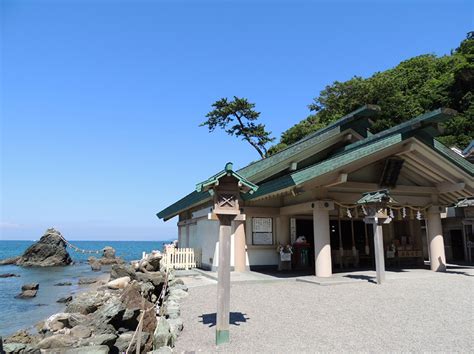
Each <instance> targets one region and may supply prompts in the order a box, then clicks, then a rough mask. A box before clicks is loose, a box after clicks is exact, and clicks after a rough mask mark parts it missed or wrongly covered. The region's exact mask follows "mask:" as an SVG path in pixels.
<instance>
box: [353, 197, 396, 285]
mask: <svg viewBox="0 0 474 354" xmlns="http://www.w3.org/2000/svg"><path fill="white" fill-rule="evenodd" d="M390 201H391V198H390V195H389V192H388V190H387V189H382V190H379V191H375V192H367V193H364V194H362V198H361V199H359V200H358V201H357V204H359V205H362V206H363V207H364V208H365V210H366V214H367V215H366V216H365V218H364V222H365V223H366V224H371V225H372V227H373V230H374V253H375V270H376V273H377V284H382V283H383V282H385V259H384V247H383V231H382V225H383V224H388V223H390V221H392V219H391V218H390V217H389V216H388V215H387V213H386V207H387V204H388V202H390Z"/></svg>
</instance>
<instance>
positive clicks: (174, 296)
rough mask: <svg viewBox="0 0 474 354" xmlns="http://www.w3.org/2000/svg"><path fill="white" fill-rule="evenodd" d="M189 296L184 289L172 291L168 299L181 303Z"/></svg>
mask: <svg viewBox="0 0 474 354" xmlns="http://www.w3.org/2000/svg"><path fill="white" fill-rule="evenodd" d="M188 295H189V294H188V293H187V292H186V291H184V290H182V289H174V288H173V289H170V292H169V295H168V299H169V300H173V301H179V300H181V299H184V298H185V297H186V296H188Z"/></svg>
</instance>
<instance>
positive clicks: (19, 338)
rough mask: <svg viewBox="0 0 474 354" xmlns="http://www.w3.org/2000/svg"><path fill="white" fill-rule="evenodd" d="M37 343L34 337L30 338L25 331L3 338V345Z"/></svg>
mask: <svg viewBox="0 0 474 354" xmlns="http://www.w3.org/2000/svg"><path fill="white" fill-rule="evenodd" d="M36 341H37V337H36V336H32V335H31V334H30V333H28V332H27V331H25V330H24V329H22V330H19V331H18V332H15V333H14V334H12V335H11V336H9V337H7V338H5V341H4V342H5V343H23V344H31V343H34V342H36Z"/></svg>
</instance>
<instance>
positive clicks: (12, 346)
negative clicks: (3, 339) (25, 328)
mask: <svg viewBox="0 0 474 354" xmlns="http://www.w3.org/2000/svg"><path fill="white" fill-rule="evenodd" d="M25 348H26V344H23V343H7V344H5V345H4V346H3V350H4V352H5V353H22V352H24V350H25ZM2 353H3V352H2Z"/></svg>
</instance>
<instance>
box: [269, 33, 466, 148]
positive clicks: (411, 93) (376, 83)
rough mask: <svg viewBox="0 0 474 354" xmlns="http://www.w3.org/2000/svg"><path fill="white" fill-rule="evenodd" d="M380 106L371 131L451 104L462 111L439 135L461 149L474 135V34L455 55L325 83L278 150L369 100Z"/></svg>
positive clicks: (429, 57)
mask: <svg viewBox="0 0 474 354" xmlns="http://www.w3.org/2000/svg"><path fill="white" fill-rule="evenodd" d="M367 103H372V104H377V105H379V106H380V107H381V108H382V111H381V113H380V115H379V116H378V117H377V118H376V120H375V122H374V125H373V126H372V128H371V131H372V132H373V133H377V132H379V131H381V130H384V129H387V128H390V127H392V126H394V125H397V124H400V123H402V122H404V121H406V120H408V119H411V118H413V117H415V116H417V115H420V114H422V113H424V112H427V111H431V110H434V109H437V108H439V107H449V108H453V109H455V110H457V111H458V113H459V114H458V115H457V116H455V117H454V118H452V119H450V120H449V121H448V122H446V124H445V125H446V129H445V132H444V134H443V135H442V136H439V137H438V138H437V139H438V140H439V141H441V142H442V143H444V144H445V145H448V146H457V147H459V148H463V147H465V146H467V145H468V144H469V142H470V141H471V140H472V139H474V35H473V34H468V35H467V38H466V39H465V40H463V41H462V42H461V44H460V45H459V47H458V48H457V49H455V50H454V51H453V52H452V53H451V55H445V56H442V57H437V56H435V55H432V54H427V55H420V56H417V57H414V58H411V59H408V60H406V61H403V62H401V63H400V64H398V65H397V66H396V67H395V68H393V69H389V70H385V71H382V72H377V73H375V74H373V75H372V76H370V77H368V78H362V77H358V76H355V77H353V78H351V79H350V80H347V81H344V82H339V81H336V82H334V83H333V84H331V85H328V86H326V87H325V89H324V90H322V91H321V92H320V94H319V96H318V97H316V98H314V100H313V102H312V103H311V104H310V105H309V106H308V107H309V109H310V111H311V112H312V113H311V114H310V115H309V116H308V117H307V118H306V119H304V120H303V121H301V122H300V123H298V124H296V125H294V126H293V127H291V128H289V129H288V130H287V131H285V132H283V133H282V135H281V139H280V142H279V144H277V145H275V146H273V147H271V148H270V153H275V152H277V151H280V150H281V149H283V148H285V147H286V146H288V145H290V144H292V143H294V142H296V141H298V140H300V139H302V138H303V137H305V136H306V135H308V134H310V133H312V132H313V131H316V130H318V129H321V128H322V127H325V126H327V125H328V124H330V123H332V122H334V121H335V120H337V119H339V118H341V117H342V116H344V115H346V114H348V113H350V112H352V111H354V110H356V109H357V108H359V107H361V106H363V105H365V104H367Z"/></svg>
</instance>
